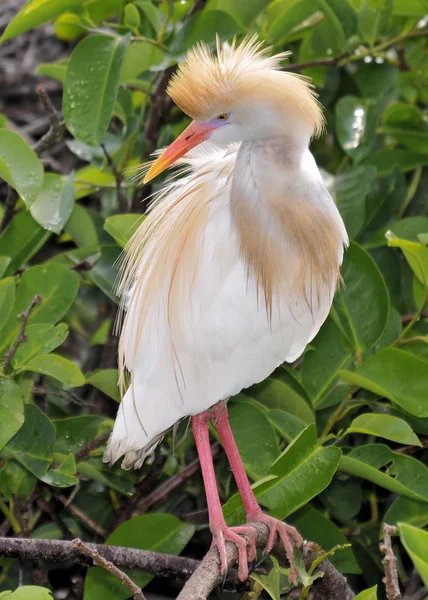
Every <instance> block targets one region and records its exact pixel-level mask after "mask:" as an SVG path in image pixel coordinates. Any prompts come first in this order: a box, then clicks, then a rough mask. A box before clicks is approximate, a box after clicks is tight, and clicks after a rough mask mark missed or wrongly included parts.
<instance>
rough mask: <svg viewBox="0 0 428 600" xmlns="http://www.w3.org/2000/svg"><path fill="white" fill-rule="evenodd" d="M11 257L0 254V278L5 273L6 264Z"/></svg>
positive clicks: (8, 263)
mask: <svg viewBox="0 0 428 600" xmlns="http://www.w3.org/2000/svg"><path fill="white" fill-rule="evenodd" d="M11 260H12V259H11V258H10V257H9V256H0V279H1V278H2V277H3V275H4V274H5V273H6V270H7V268H8V266H9V265H10V263H11Z"/></svg>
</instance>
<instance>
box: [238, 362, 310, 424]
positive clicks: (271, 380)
mask: <svg viewBox="0 0 428 600" xmlns="http://www.w3.org/2000/svg"><path fill="white" fill-rule="evenodd" d="M276 373H277V372H275V373H273V374H272V377H268V378H267V379H265V380H264V381H262V382H261V383H257V384H255V385H253V386H251V387H250V388H249V389H247V390H243V391H242V393H243V394H244V395H245V396H248V397H249V398H252V399H253V400H255V401H256V402H258V403H259V404H262V405H263V406H264V407H266V408H279V409H281V410H284V411H286V412H287V413H289V414H290V415H293V416H294V417H297V418H298V419H300V420H301V421H303V422H304V423H306V424H307V425H309V424H310V423H313V422H314V421H315V417H314V413H313V411H312V409H311V407H310V404H309V402H308V401H307V400H306V399H305V398H304V396H305V392H304V390H303V389H302V390H299V389H298V388H296V386H293V385H292V384H291V381H290V379H288V380H287V379H285V378H284V379H282V377H281V378H280V377H279V376H277V375H276ZM284 377H286V373H285V374H284Z"/></svg>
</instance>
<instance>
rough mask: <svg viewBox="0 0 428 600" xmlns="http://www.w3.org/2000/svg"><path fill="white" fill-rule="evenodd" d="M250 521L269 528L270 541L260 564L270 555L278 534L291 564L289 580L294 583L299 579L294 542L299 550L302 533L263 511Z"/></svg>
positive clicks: (301, 542)
mask: <svg viewBox="0 0 428 600" xmlns="http://www.w3.org/2000/svg"><path fill="white" fill-rule="evenodd" d="M249 520H251V521H259V522H260V523H264V524H265V525H267V526H268V527H269V537H268V541H267V544H266V546H265V549H264V552H263V558H262V560H261V561H260V562H263V560H264V559H265V558H266V557H267V556H268V555H269V554H270V552H271V550H272V548H273V546H274V544H275V540H276V536H277V534H278V536H279V539H280V540H281V542H282V545H283V546H284V550H285V555H286V557H287V560H288V562H289V564H290V575H289V576H288V580H289V582H290V583H294V582H295V581H296V580H297V579H298V577H299V574H298V572H297V569H296V565H295V563H294V549H293V542H294V544H295V545H296V546H297V547H298V548H300V547H301V546H302V544H303V538H302V536H301V535H300V533H299V532H298V531H297V529H296V528H295V527H292V526H291V525H287V523H284V522H283V521H280V520H279V519H275V518H274V517H271V516H269V515H266V514H265V513H263V512H262V511H260V512H259V513H257V514H256V515H254V516H252V517H251V519H249ZM259 564H260V563H259Z"/></svg>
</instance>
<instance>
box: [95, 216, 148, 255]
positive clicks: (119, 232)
mask: <svg viewBox="0 0 428 600" xmlns="http://www.w3.org/2000/svg"><path fill="white" fill-rule="evenodd" d="M143 219H144V216H143V215H137V214H128V215H113V216H112V217H108V219H106V220H105V223H104V229H105V230H106V231H107V233H109V234H110V235H111V237H112V238H114V239H115V240H116V242H117V243H118V244H119V246H120V247H121V248H124V247H125V246H126V244H127V243H128V242H129V240H130V239H131V237H132V236H133V235H134V233H135V232H136V231H137V229H138V227H139V226H140V225H141V223H142V221H143Z"/></svg>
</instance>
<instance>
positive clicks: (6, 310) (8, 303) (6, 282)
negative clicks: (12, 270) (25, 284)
mask: <svg viewBox="0 0 428 600" xmlns="http://www.w3.org/2000/svg"><path fill="white" fill-rule="evenodd" d="M14 302H15V281H14V279H13V278H12V277H7V279H2V280H1V281H0V331H1V330H2V329H3V327H4V326H5V325H6V323H7V321H8V319H9V317H10V313H11V312H12V308H13V303H14Z"/></svg>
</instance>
